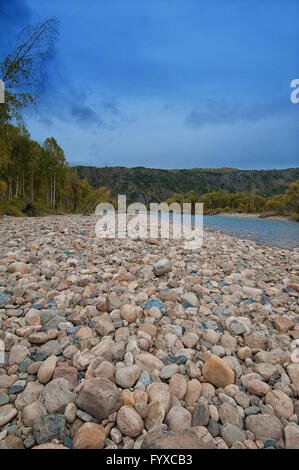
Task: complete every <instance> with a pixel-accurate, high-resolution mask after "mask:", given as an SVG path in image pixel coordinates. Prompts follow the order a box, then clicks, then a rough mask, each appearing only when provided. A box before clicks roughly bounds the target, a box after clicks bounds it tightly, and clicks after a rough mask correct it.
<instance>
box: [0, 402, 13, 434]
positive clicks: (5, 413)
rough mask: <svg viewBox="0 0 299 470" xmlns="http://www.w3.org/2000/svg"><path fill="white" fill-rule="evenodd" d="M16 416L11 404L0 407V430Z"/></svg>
mask: <svg viewBox="0 0 299 470" xmlns="http://www.w3.org/2000/svg"><path fill="white" fill-rule="evenodd" d="M16 415H17V410H16V409H15V408H14V407H13V406H12V405H11V404H9V403H8V404H7V405H2V406H0V428H1V427H2V426H5V424H7V423H9V422H10V421H12V420H13V419H14V418H15V416H16Z"/></svg>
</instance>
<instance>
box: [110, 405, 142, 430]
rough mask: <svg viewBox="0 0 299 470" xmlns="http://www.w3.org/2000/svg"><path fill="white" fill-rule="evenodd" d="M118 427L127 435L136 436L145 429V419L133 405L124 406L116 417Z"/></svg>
mask: <svg viewBox="0 0 299 470" xmlns="http://www.w3.org/2000/svg"><path fill="white" fill-rule="evenodd" d="M116 422H117V426H118V429H119V430H120V432H121V433H122V434H124V435H125V436H130V437H135V436H138V434H140V433H141V431H142V429H143V420H142V418H141V416H140V415H139V414H138V413H137V411H136V410H135V409H134V408H132V407H131V406H122V407H121V408H120V409H119V411H118V413H117V418H116Z"/></svg>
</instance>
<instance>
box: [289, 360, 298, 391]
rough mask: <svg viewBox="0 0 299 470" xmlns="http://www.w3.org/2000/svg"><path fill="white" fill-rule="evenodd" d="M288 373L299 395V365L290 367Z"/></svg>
mask: <svg viewBox="0 0 299 470" xmlns="http://www.w3.org/2000/svg"><path fill="white" fill-rule="evenodd" d="M287 371H288V375H289V377H290V379H291V381H292V383H293V384H294V386H295V388H296V390H297V395H299V364H290V365H288V367H287Z"/></svg>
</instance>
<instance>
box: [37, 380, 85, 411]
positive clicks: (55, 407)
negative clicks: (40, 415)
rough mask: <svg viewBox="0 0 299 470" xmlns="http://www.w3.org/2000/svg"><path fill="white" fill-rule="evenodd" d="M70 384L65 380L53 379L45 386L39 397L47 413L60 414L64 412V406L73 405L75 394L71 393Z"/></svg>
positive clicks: (71, 387)
mask: <svg viewBox="0 0 299 470" xmlns="http://www.w3.org/2000/svg"><path fill="white" fill-rule="evenodd" d="M72 389H73V386H72V384H71V383H70V382H69V381H68V380H65V379H55V380H52V381H51V382H49V383H47V385H45V388H44V390H43V392H42V395H41V400H42V401H43V403H44V405H45V407H46V409H47V411H48V413H50V414H52V413H53V414H60V413H63V412H64V410H65V407H66V405H68V404H69V403H73V402H74V400H75V396H76V395H75V393H74V392H72Z"/></svg>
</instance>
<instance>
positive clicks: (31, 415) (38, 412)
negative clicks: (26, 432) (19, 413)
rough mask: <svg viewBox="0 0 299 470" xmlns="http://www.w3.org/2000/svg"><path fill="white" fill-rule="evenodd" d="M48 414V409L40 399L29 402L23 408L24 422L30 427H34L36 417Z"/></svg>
mask: <svg viewBox="0 0 299 470" xmlns="http://www.w3.org/2000/svg"><path fill="white" fill-rule="evenodd" d="M46 414H47V410H46V408H45V407H44V405H43V404H42V403H41V402H40V401H39V400H36V401H34V402H33V403H29V404H28V405H26V406H25V408H24V409H23V421H24V424H25V425H26V426H28V427H29V428H30V427H32V423H33V421H34V420H35V419H36V418H40V417H41V416H45V415H46Z"/></svg>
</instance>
